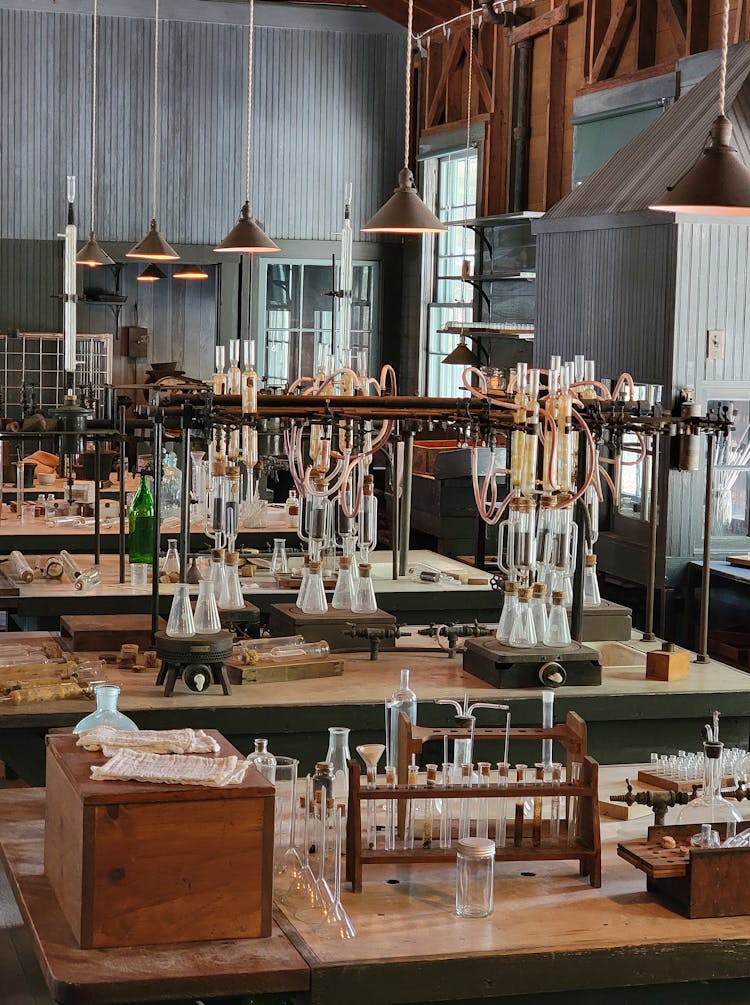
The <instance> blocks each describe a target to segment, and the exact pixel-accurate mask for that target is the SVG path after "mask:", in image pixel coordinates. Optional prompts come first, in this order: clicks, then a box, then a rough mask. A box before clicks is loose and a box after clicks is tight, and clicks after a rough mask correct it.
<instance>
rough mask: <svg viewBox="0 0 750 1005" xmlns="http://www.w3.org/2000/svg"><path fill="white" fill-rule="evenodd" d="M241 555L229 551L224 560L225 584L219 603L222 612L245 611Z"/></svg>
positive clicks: (223, 584) (222, 587)
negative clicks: (240, 565) (239, 563)
mask: <svg viewBox="0 0 750 1005" xmlns="http://www.w3.org/2000/svg"><path fill="white" fill-rule="evenodd" d="M239 557H240V556H239V555H238V554H237V552H236V551H228V552H227V554H226V558H225V559H224V582H223V583H222V586H221V594H220V595H219V599H218V601H217V605H218V607H219V610H221V611H242V610H244V609H245V598H244V596H243V595H242V584H241V583H240V572H239V565H238V562H239Z"/></svg>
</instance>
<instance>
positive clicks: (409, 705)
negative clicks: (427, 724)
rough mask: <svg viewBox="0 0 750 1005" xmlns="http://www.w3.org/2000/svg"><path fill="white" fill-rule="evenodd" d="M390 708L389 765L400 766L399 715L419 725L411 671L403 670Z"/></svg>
mask: <svg viewBox="0 0 750 1005" xmlns="http://www.w3.org/2000/svg"><path fill="white" fill-rule="evenodd" d="M388 708H389V710H390V711H389V716H390V723H389V730H388V741H389V750H388V763H389V764H396V765H397V764H398V720H399V714H400V713H401V712H403V713H404V714H405V715H406V717H407V719H409V721H410V722H412V723H413V724H414V725H415V726H416V724H417V696H416V694H415V693H414V691H412V689H411V688H410V687H409V669H408V667H404V668H403V669H402V670H401V683H400V684H399V686H398V688H397V689H396V690H395V691H394V692H393V694H392V695H391V700H390V701H389V702H388Z"/></svg>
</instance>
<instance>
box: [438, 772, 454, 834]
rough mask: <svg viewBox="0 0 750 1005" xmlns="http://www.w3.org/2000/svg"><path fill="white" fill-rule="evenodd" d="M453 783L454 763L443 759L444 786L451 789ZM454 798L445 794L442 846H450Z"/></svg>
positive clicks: (443, 801)
mask: <svg viewBox="0 0 750 1005" xmlns="http://www.w3.org/2000/svg"><path fill="white" fill-rule="evenodd" d="M452 784H453V765H452V764H451V762H450V761H443V787H444V788H446V789H449V788H450V787H451V785H452ZM451 802H452V800H451V799H450V798H449V797H447V796H443V799H442V812H441V814H440V847H441V848H450V846H451V839H452V828H453V816H452V812H451Z"/></svg>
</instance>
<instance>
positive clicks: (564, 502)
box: [557, 492, 573, 506]
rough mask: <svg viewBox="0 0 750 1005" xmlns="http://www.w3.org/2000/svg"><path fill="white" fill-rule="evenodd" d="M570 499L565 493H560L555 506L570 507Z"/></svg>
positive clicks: (570, 496) (571, 497)
mask: <svg viewBox="0 0 750 1005" xmlns="http://www.w3.org/2000/svg"><path fill="white" fill-rule="evenodd" d="M572 499H573V496H572V495H569V494H568V493H567V492H561V493H560V495H559V496H558V497H557V505H558V506H570V503H571V501H572Z"/></svg>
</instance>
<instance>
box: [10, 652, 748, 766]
mask: <svg viewBox="0 0 750 1005" xmlns="http://www.w3.org/2000/svg"><path fill="white" fill-rule="evenodd" d="M34 637H35V636H30V635H23V636H21V635H14V634H9V635H7V636H0V640H2V639H3V638H7V639H8V641H13V640H22V639H25V640H30V639H33V638H34ZM415 641H416V642H417V643H418V644H420V643H424V644H425V645H429V646H431V650H430V651H428V652H422V653H411V652H409V645H410V644H414V642H415ZM602 645H605V644H602ZM608 645H612V644H611V643H610V644H608ZM617 645H618V659H619V661H620V662H622V661H623V653H625V654H626V655H625V657H624V658H625V660H627V662H628V663H629V665H628V666H619V667H618V666H609V667H605V669H604V670H603V683H602V684H601V685H600V686H598V687H594V686H586V687H562V688H560V689H559V690H557V691H556V692H555V715H556V717H558V718H559V719H562V718H564V715H565V713H566V712H567V711H568V710H572V711H575V712H578V713H579V715H581V716H582V717H583V718H584V719H585V721H586V723H587V726H588V735H589V749H590V751H591V753H592V754H593V756H595V757H596V758H597V759H598V760H599V761H601V762H602V763H614V762H617V761H621V760H623V759H625V758H627V760H648V759H649V756H650V753H651V752H652V751H658V752H659V753H668V752H673V751H676V750H678V749H687V750H695V749H698V746H699V743H700V728H701V726H702V725H703V723H704V722H705V721H706V716H707V714H708V713H709V712H710V710H711V709H713V708H718V709H719V710H720V711H721V712H722V735H723V737H724V739H725V741H726V742H727V744H731V745H735V746H747V744H748V738H749V737H750V679H749V678H748V676H747V675H746V674H743V673H741V672H739V671H737V670H734V669H732V668H731V667H727V666H725V665H724V664H722V663H718V662H711V663H707V664H695V663H693V664H692V665H691V668H690V675H689V677H688V678H686V679H685V680H680V681H673V682H671V683H668V682H662V681H647V680H645V679H644V670H643V668H642V667H638V666H637V665H636V664H637V663H638V662H639V661H642V662H644V664H645V657H644V651H645V650H647V649H649V648H658V647H659V645H660V644H659V643H658V642H656V643H643V642H637V641H634V642H632V643H631V644H630V646H624V645H623V644H617ZM628 654H629V655H628ZM87 655H90V654H87ZM343 659H344V672H343V674H342V675H341V676H340V677H327V678H322V679H318V680H307V681H293V682H286V683H274V684H242V685H235V686H234V687H233V690H232V694H231V695H226V696H225V695H222V694H221V692H220V691H219V689H218V687H215V686H214V687H212V688H211V689H210V690H208V691H206V692H204V693H203V694H195V693H194V692H191V691H188V690H187V688H186V687H185V686H184V685H183V684H181V683H178V685H177V687H176V689H175V692H174V694H173V695H172V697H170V698H165V697H164V694H163V688H160V687H156V685H155V683H154V676H153V675H150V674H148V673H132V672H131V671H128V670H117V669H115V668H112V667H108V668H107V677H108V679H110V680H111V681H112V682H113V683H117V684H119V685H120V687H121V688H122V692H121V694H120V700H119V707H120V708H121V709H122V711H124V712H125V713H126V714H127V715H129V716H131V717H132V718H133V719H134V720H135V722H136V723H137V724H138V725H139V726H140V727H141V728H143V729H167V728H178V727H180V726H192V727H195V728H200V727H205V728H212V729H218V730H219V731H220V732H221V733H223V734H224V735H225V736H226V737H227V738H228V739H229V740H230V741H231V742H232V743H234V745H235V746H236V747H238V748H239V749H240V750H242V751H243V752H248V751H250V750H251V749H252V746H253V739H254V737H256V736H265V737H267V738H268V740H269V748H270V749H271V750H272V751H274V753H276V754H287V755H292V756H295V757H298V758H300V759H301V761H302V764H303V766H304V767H305V768H306V769H307V768H309V769H312V767H313V765H314V763H315V761H317V760H320V758H321V757H323V756H324V755H325V752H326V742H327V728H328V727H329V726H348V727H350V729H351V730H352V734H351V742H350V749H351V750H354V748H355V746H356V745H357V744H360V743H367V742H382V738H383V722H384V709H383V700H384V698H385V697H386V696H387V695H390V694H392V692H393V691H394V690H395V689H396V688H397V687H398V683H399V671H400V669H401V668H402V667H409V668H410V670H411V686H412V687H413V689H414V691H415V692H416V694H417V697H418V700H419V722H420V723H421V724H423V725H448V724H449V723H450V721H451V720H450V716H451V711H450V709H449V708H446V707H445V706H440V705H436V704H435V700H436V699H437V698H457V699H462V698H463V696H464V694H466V693H468V695H469V697H470V698H471V699H473V700H481V701H490V702H500V703H505V702H507V703H508V704H509V705H510V707H511V713H512V716H513V724H514V725H517V726H529V725H538V723H539V721H540V719H541V690H540V689H528V690H497V689H495V688H493V687H491V686H490V685H489V684H487V683H485V682H484V681H482V680H479V679H477V678H476V677H474V676H472V675H471V674H468V673H465V672H464V670H463V668H462V665H461V659H460V657H458V658H456V659H449V658H448V656H447V655H446V654H445V651H441V650H440V649H439V647H438V646H437V644H436V643H433V642H432V640H430V639H425V638H423V637H421V636H416V635H415V636H412V637H411V638H408V639H402V640H399V642H398V644H397V648H396V650H395V651H390V652H388V651H385V652H382V653H381V655H380V657H379V658H378V660H377V661H376V662H372V661H371V660H370V659H369V658H368V656H367V654H364V653H362V654H351V655H348V656H344V657H343ZM605 662H606V659H605ZM91 708H92V706H91V702H90V701H87V700H85V699H77V700H66V701H54V702H44V703H40V704H36V705H19V706H9V705H4V704H3V703H2V702H0V761H4V762H5V763H6V765H8V767H9V768H10V769H11V770H12V771H13V772H15V773H16V774H17V775H19V776H20V777H21V778H23V779H25V780H26V781H27V782H29V783H30V784H32V785H42V784H43V783H44V737H45V735H46V733H47V732H48V731H49V730H50V729H70V728H72V727H73V726H74V725H75V724H76V723H77V722H78V721H79V720H80V719H81V718H82V717H83V716H84V715H86V714H87V713H88V712H90V711H91ZM477 714H478V717H479V722H480V723H484V724H487V725H491V724H493V722H498V721H500V719H501V717H502V716H503V713H500V712H497V713H493V712H490V711H487V710H485V711H482V712H478V713H477ZM493 717H494V718H493ZM503 721H504V718H503ZM488 759H490V758H489V757H488ZM435 760H440V757H436V758H435ZM494 760H497V758H494ZM529 763H533V761H531V762H529Z"/></svg>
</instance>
